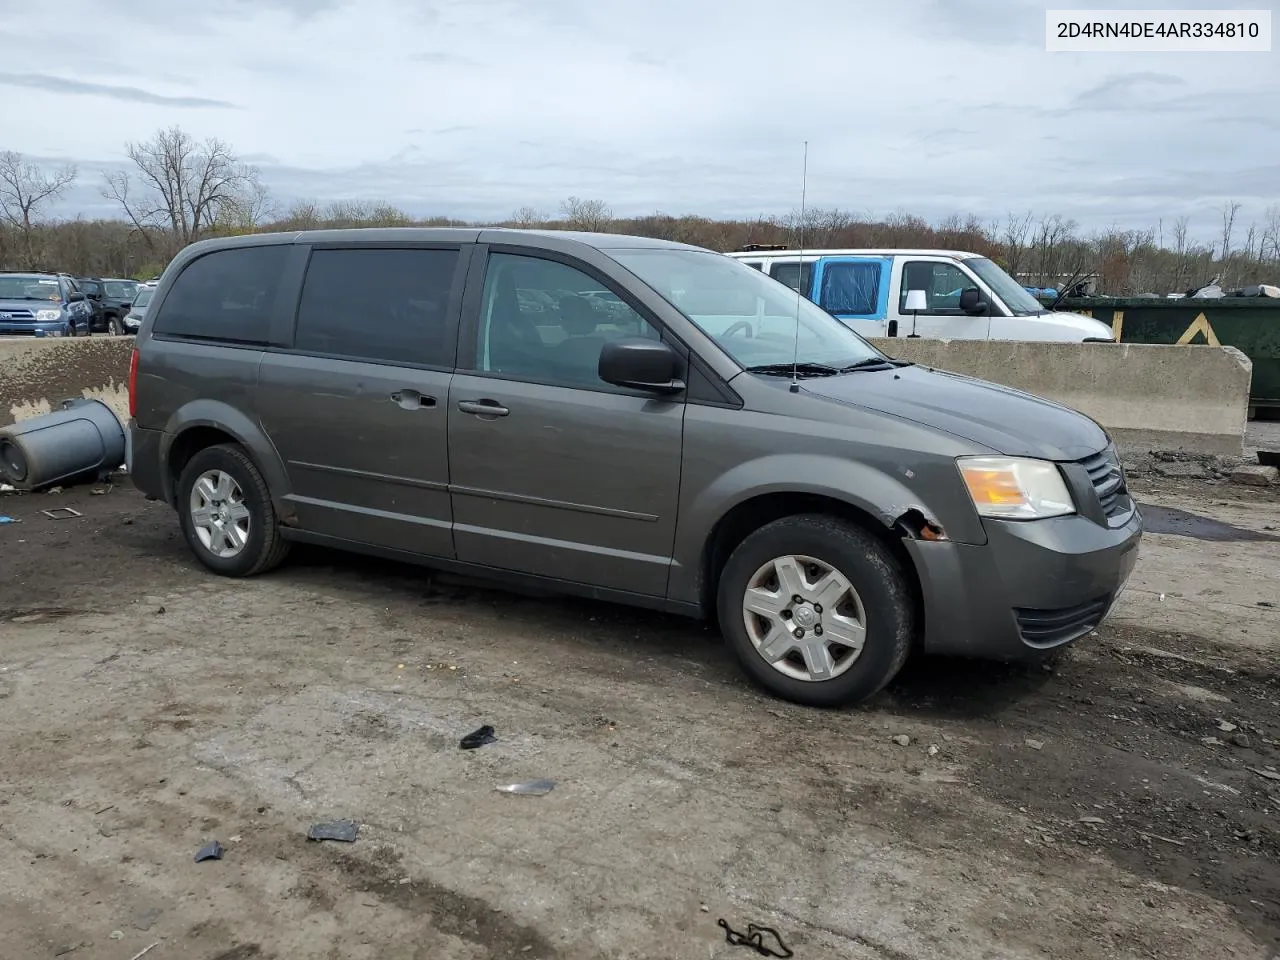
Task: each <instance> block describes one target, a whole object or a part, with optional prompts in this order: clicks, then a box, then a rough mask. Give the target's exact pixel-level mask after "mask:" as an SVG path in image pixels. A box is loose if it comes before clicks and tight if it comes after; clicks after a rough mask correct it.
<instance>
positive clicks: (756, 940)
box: [716, 917, 795, 958]
mask: <svg viewBox="0 0 1280 960" xmlns="http://www.w3.org/2000/svg"><path fill="white" fill-rule="evenodd" d="M716 925H717V926H719V927H721V928H722V929H723V930H724V939H725V943H729V944H732V945H733V946H735V947H751V948H752V949H753V950H755V952H756V953H758V954H760V956H762V957H784V958H785V957H794V956H795V954H794V953H793V952H792V951H791V948H790V947H788V946H787V945H786V944H785V943H783V942H782V936H781V935H780V934H779V933H778V931H777V930H775V929H773V927H762V926H759V925H758V924H754V923H748V924H747V932H746V933H745V934H744V933H739V932H738V931H737V930H734V929H733V927H731V926H729V922H728V921H727V920H725V919H724V918H723V917H721V918H720V919H719V920H717V921H716ZM766 934H767V935H768V936H769V937H772V938H773V942H774V943H775V944H777V949H776V950H775V949H774V947H773V946H771V945H770V944H768V943H766V942H765V936H766Z"/></svg>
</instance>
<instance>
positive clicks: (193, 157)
mask: <svg viewBox="0 0 1280 960" xmlns="http://www.w3.org/2000/svg"><path fill="white" fill-rule="evenodd" d="M126 150H127V152H128V155H129V159H130V160H132V161H133V165H134V168H135V169H134V170H133V171H132V172H130V171H128V170H119V171H116V172H114V173H109V174H107V176H106V183H105V185H104V187H103V191H102V194H103V196H104V197H106V198H107V199H109V200H114V201H116V202H117V203H119V204H120V206H121V207H122V208H123V209H124V212H125V215H126V216H127V217H128V218H129V219H130V220H131V221H132V222H133V224H134V225H135V226H136V227H138V229H139V230H141V231H143V233H144V234H148V235H149V232H150V231H152V230H159V231H161V232H162V233H163V234H165V235H167V236H168V237H169V238H170V240H171V242H172V245H173V246H175V247H182V246H185V245H187V244H188V243H194V242H195V241H197V240H199V239H200V238H201V237H202V236H203V235H204V234H205V233H207V232H208V231H209V230H210V229H211V228H213V227H214V225H215V224H219V223H225V222H227V221H228V219H230V220H232V221H234V220H235V219H236V216H237V215H241V216H242V215H243V214H244V213H245V212H246V211H247V210H251V209H254V208H257V209H259V210H261V208H262V206H263V203H264V202H265V196H266V194H265V191H264V190H262V188H261V186H260V184H259V182H258V170H257V168H256V167H252V166H249V165H247V164H244V163H241V162H240V160H239V159H238V158H237V157H236V154H235V152H234V151H233V150H232V149H231V147H230V145H228V144H227V143H225V142H223V141H222V140H218V139H216V138H212V137H211V138H209V139H208V140H205V141H203V142H199V141H197V140H196V139H195V138H194V137H192V136H191V135H190V134H189V133H187V132H186V131H185V130H183V129H182V128H181V127H176V126H175V127H169V128H168V129H167V130H160V131H158V132H157V133H156V134H155V136H153V137H152V138H151V139H150V140H147V141H145V142H143V143H130V144H128V146H127V148H126Z"/></svg>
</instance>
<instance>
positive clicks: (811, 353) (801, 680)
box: [130, 229, 1141, 705]
mask: <svg viewBox="0 0 1280 960" xmlns="http://www.w3.org/2000/svg"><path fill="white" fill-rule="evenodd" d="M130 406H131V426H130V429H131V438H132V444H131V463H130V469H131V473H132V476H133V479H134V482H135V483H136V484H137V486H138V487H139V489H141V490H142V491H143V492H144V493H145V494H146V495H147V496H148V497H150V498H152V499H159V500H164V501H167V502H168V503H170V504H172V505H173V506H174V507H175V508H176V509H177V512H178V517H179V520H180V522H181V525H182V530H183V532H184V534H185V536H186V539H187V541H188V543H189V544H190V546H191V549H192V550H193V551H194V553H195V555H196V556H197V557H198V558H199V560H200V561H201V562H202V563H203V564H204V565H205V566H207V567H208V568H209V569H211V570H213V571H216V572H217V573H221V574H224V575H227V576H248V575H252V574H257V573H261V572H263V571H265V570H268V569H270V568H272V567H273V566H275V565H276V564H278V563H279V562H280V561H281V560H282V558H283V557H284V555H285V553H286V551H287V549H288V547H289V545H290V544H291V543H293V542H306V543H316V544H327V545H330V546H336V547H342V548H346V549H350V550H356V551H362V552H366V553H371V554H377V555H381V556H386V557H395V558H403V559H407V560H413V561H418V562H422V563H425V564H429V565H431V566H435V567H438V568H440V569H444V570H449V571H454V572H461V573H470V574H480V575H484V576H488V577H491V578H498V579H505V580H506V581H508V582H509V583H512V584H523V585H537V586H541V587H544V588H545V587H551V588H553V589H559V590H562V591H566V592H570V593H577V594H582V595H586V596H591V597H599V598H606V599H612V600H618V601H621V602H624V603H632V604H638V605H641V606H648V607H655V608H658V609H662V610H668V611H674V612H678V613H686V614H691V615H694V616H712V617H716V618H718V620H719V626H720V629H721V630H722V631H723V633H724V635H725V637H726V638H727V640H728V642H729V644H730V646H731V647H732V649H733V650H734V652H735V653H736V654H737V656H738V657H739V659H740V660H741V662H742V664H743V665H744V666H745V668H746V669H747V671H748V672H749V673H750V674H751V675H752V676H753V677H755V678H756V679H757V680H758V681H760V682H761V683H763V684H764V685H765V686H767V687H768V688H769V689H771V690H773V691H774V692H775V693H777V694H779V695H781V696H784V697H788V698H791V699H793V700H796V701H799V702H803V703H809V704H825V705H830V704H840V703H850V702H855V701H858V700H860V699H863V698H865V697H867V696H869V695H871V694H872V693H874V692H875V691H877V690H879V689H880V688H881V687H883V686H884V685H885V684H886V683H887V682H888V681H889V679H890V678H891V677H893V675H894V674H895V673H896V672H897V671H898V669H899V668H900V667H901V666H902V664H903V662H904V661H905V659H906V657H907V655H908V653H909V652H910V651H911V650H912V649H913V647H915V646H917V645H919V646H920V647H922V648H923V649H924V650H926V651H942V652H948V653H959V654H970V655H978V656H984V657H995V658H1002V659H1008V658H1017V657H1023V656H1027V655H1034V654H1037V653H1039V652H1042V651H1045V650H1049V649H1052V648H1055V647H1058V646H1061V645H1062V644H1065V643H1068V642H1070V641H1073V640H1075V639H1077V638H1079V637H1081V636H1084V635H1086V634H1088V633H1089V632H1090V631H1091V630H1092V629H1093V628H1094V627H1096V626H1097V625H1098V624H1099V623H1100V622H1101V621H1102V620H1103V618H1104V617H1105V616H1106V615H1107V613H1108V612H1109V611H1110V609H1111V607H1112V604H1113V603H1114V601H1115V599H1116V596H1117V594H1118V593H1119V592H1120V590H1121V588H1122V587H1123V586H1124V584H1125V582H1126V579H1127V578H1128V576H1129V573H1130V571H1131V570H1132V568H1133V565H1134V562H1135V560H1136V558H1137V553H1138V544H1139V540H1140V537H1141V518H1140V516H1139V513H1138V510H1137V507H1136V504H1135V503H1134V501H1133V500H1132V498H1131V497H1130V496H1129V494H1128V492H1127V490H1126V487H1125V481H1124V475H1123V472H1122V470H1121V467H1120V464H1119V459H1118V457H1117V455H1116V450H1115V447H1114V446H1113V445H1112V444H1111V442H1110V440H1109V438H1108V437H1107V435H1106V433H1105V432H1104V431H1103V430H1102V428H1101V427H1099V426H1098V425H1097V424H1096V423H1094V422H1093V421H1092V420H1090V419H1089V418H1088V417H1085V416H1083V415H1082V414H1079V413H1076V412H1075V411H1072V410H1069V409H1067V408H1065V407H1061V406H1058V405H1056V404H1053V403H1049V402H1047V401H1045V400H1041V399H1038V398H1036V397H1033V396H1029V395H1027V394H1023V393H1018V392H1016V391H1013V390H1009V389H1006V388H1004V387H999V386H995V385H992V384H989V383H984V382H982V381H978V380H972V379H968V378H965V377H960V376H955V375H952V374H947V373H942V372H939V371H935V370H929V369H924V368H921V367H917V366H912V365H911V364H908V363H905V362H902V361H897V360H893V359H891V358H889V357H887V356H885V355H884V354H882V353H880V352H879V351H877V350H876V349H875V348H873V347H872V346H871V345H870V344H868V343H867V342H866V341H865V340H863V339H861V338H860V337H858V336H857V335H856V334H854V333H852V332H851V331H850V330H848V329H847V328H846V327H844V326H843V325H842V324H841V323H840V322H839V321H837V320H836V319H834V318H833V317H831V316H830V315H828V314H827V313H825V312H823V311H822V310H821V309H820V308H818V307H817V306H815V305H813V304H812V303H809V302H808V301H805V300H800V301H799V302H798V298H797V297H796V296H795V295H794V293H792V291H790V290H788V289H787V288H786V287H785V286H783V285H782V284H779V283H777V282H776V281H774V280H772V279H770V278H769V277H766V276H763V275H762V274H761V273H759V272H758V271H755V270H752V269H751V268H750V267H748V266H745V265H744V264H742V263H739V262H737V261H735V260H733V259H730V258H728V257H724V256H721V255H720V254H716V253H712V252H710V251H707V250H702V249H699V248H696V247H690V246H685V245H681V244H674V243H666V242H662V241H655V240H645V239H639V238H635V237H626V236H615V235H592V234H572V233H554V232H534V231H528V232H526V231H506V230H487V229H486V230H474V229H473V230H451V229H445V230H427V229H368V230H349V231H317V232H309V233H297V234H287V235H285V234H280V235H260V236H253V237H237V238H231V239H218V240H209V241H204V242H201V243H198V244H195V245H193V246H191V247H188V248H187V249H186V250H185V251H183V252H182V253H181V254H180V255H179V256H178V257H177V258H176V259H175V260H174V261H173V262H172V264H170V266H169V267H168V268H167V269H166V270H165V272H164V275H163V277H162V279H161V282H160V286H159V288H158V290H157V292H156V294H155V297H154V299H153V301H152V304H151V306H150V307H149V309H148V311H147V314H146V317H145V319H144V320H143V322H142V328H141V330H140V332H139V334H138V339H137V345H136V348H135V351H134V355H133V361H132V369H131V371H130Z"/></svg>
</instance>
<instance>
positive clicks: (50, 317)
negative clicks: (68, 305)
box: [36, 310, 62, 323]
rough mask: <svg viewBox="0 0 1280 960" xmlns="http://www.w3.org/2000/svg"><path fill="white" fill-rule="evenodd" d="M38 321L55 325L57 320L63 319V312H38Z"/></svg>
mask: <svg viewBox="0 0 1280 960" xmlns="http://www.w3.org/2000/svg"><path fill="white" fill-rule="evenodd" d="M36 319H37V320H38V321H40V322H41V323H53V321H55V320H61V319H62V311H61V310H37V311H36Z"/></svg>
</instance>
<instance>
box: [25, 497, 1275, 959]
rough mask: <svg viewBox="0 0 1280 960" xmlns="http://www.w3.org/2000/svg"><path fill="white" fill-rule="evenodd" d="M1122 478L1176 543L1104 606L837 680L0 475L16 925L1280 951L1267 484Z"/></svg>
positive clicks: (1067, 950) (1153, 541) (611, 943)
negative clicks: (346, 834)
mask: <svg viewBox="0 0 1280 960" xmlns="http://www.w3.org/2000/svg"><path fill="white" fill-rule="evenodd" d="M1140 494H1141V496H1142V499H1143V500H1144V502H1147V503H1150V504H1153V505H1158V506H1162V507H1164V508H1165V510H1164V511H1163V512H1162V513H1160V515H1159V520H1160V523H1159V525H1158V526H1160V527H1161V528H1162V529H1169V528H1171V525H1172V527H1176V528H1177V529H1179V530H1180V531H1181V533H1183V534H1185V533H1188V532H1189V533H1191V534H1193V535H1191V536H1186V535H1177V534H1169V533H1155V534H1151V535H1149V536H1148V538H1147V541H1146V542H1145V543H1144V550H1143V559H1142V560H1141V561H1140V563H1139V567H1138V570H1137V572H1136V574H1135V577H1134V581H1133V584H1132V587H1131V589H1130V590H1129V591H1128V592H1127V593H1126V595H1125V597H1124V598H1123V599H1122V601H1121V605H1120V608H1119V610H1118V611H1117V614H1116V616H1115V617H1114V618H1113V620H1112V621H1110V622H1109V623H1108V624H1106V625H1105V626H1104V627H1103V628H1102V629H1101V630H1100V631H1099V634H1098V635H1097V636H1095V637H1091V638H1088V639H1087V640H1085V641H1083V642H1081V643H1080V644H1078V645H1077V646H1076V647H1075V648H1073V649H1072V650H1071V651H1069V652H1068V653H1067V654H1065V655H1064V656H1062V657H1061V658H1060V659H1059V660H1058V661H1057V662H1056V663H1054V664H1052V665H1049V666H1047V667H1046V666H1043V665H1042V666H1035V667H1009V666H999V665H990V664H974V663H967V662H959V661H937V660H923V661H920V662H917V663H913V664H911V665H909V666H908V668H907V670H906V671H905V672H904V674H903V675H902V676H901V677H900V678H899V680H898V681H897V682H895V683H894V684H893V686H892V687H891V688H890V689H889V690H887V691H886V692H885V693H884V694H882V695H881V696H879V697H878V698H876V700H875V701H874V702H872V703H870V704H868V705H866V706H865V707H863V708H860V709H857V710H849V711H814V710H805V709H802V708H799V707H796V706H793V705H789V704H785V703H780V702H777V701H774V700H771V699H769V698H768V697H766V696H764V695H762V694H761V693H760V692H759V691H757V690H756V689H755V688H753V687H751V686H750V685H749V684H747V683H746V682H745V681H744V680H743V679H742V677H741V675H740V674H739V672H738V670H737V669H736V668H735V666H734V665H733V663H732V661H731V660H730V657H729V655H728V653H727V651H726V650H725V649H724V647H723V646H722V644H721V643H720V642H719V640H718V639H717V638H716V637H715V636H714V635H713V634H712V633H710V632H709V631H708V630H707V629H705V628H704V627H703V626H701V625H699V624H696V623H691V622H687V621H684V620H679V619H674V618H670V617H664V616H661V615H656V614H652V613H648V612H644V611H634V610H629V609H624V608H618V607H610V606H605V605H601V604H593V603H588V602H582V601H577V600H564V599H557V598H533V597H521V596H516V595H513V594H509V593H505V592H501V591H497V590H490V589H486V588H484V587H480V586H475V585H467V584H459V583H455V582H450V581H442V580H440V579H438V578H433V577H432V576H431V575H430V574H429V573H427V572H425V571H422V570H419V569H417V568H412V567H404V566H398V565H394V564H387V563H380V562H375V561H370V560H367V559H363V558H353V557H348V556H345V555H340V554H335V553H329V552H323V551H299V552H298V553H296V554H295V555H294V557H293V558H292V559H291V561H290V562H289V563H288V564H287V565H286V566H285V567H284V568H282V569H281V570H279V571H278V572H276V573H274V574H272V575H270V576H266V577H262V578H259V579H256V580H253V581H229V580H223V579H219V578H216V577H213V576H211V575H209V574H206V573H205V572H204V571H203V570H202V569H201V568H199V567H198V566H197V565H196V564H195V562H194V561H193V560H192V559H191V558H190V556H189V554H188V553H187V550H186V548H185V546H184V545H183V544H182V542H181V540H180V537H179V534H178V529H177V524H176V521H175V518H174V517H173V515H172V513H171V512H170V511H169V510H168V509H167V508H165V507H163V506H160V505H156V504H148V503H146V502H144V501H143V500H142V499H141V497H140V496H139V495H138V494H137V493H136V492H134V491H133V490H132V488H131V487H130V486H129V485H128V484H127V481H126V482H124V483H122V484H118V485H117V486H115V487H114V488H113V489H111V490H110V491H109V492H107V493H105V494H102V495H97V496H95V495H94V494H93V493H92V492H91V491H90V490H88V489H86V488H79V489H75V490H68V491H66V492H65V493H61V494H36V495H29V496H22V495H14V494H10V495H0V514H7V515H9V516H12V517H15V518H19V519H21V520H22V522H21V523H18V524H10V525H0V571H2V572H3V576H0V770H2V771H3V776H0V907H2V908H3V909H0V943H3V944H5V947H4V949H3V950H0V953H3V954H4V955H5V956H12V957H15V958H29V957H30V958H40V957H57V956H63V957H70V958H72V960H79V958H82V957H85V958H104V960H132V958H134V957H135V955H136V954H138V952H139V951H141V950H144V949H145V948H147V947H149V946H151V945H152V944H155V946H154V947H152V949H151V951H150V952H149V953H147V954H146V956H147V957H148V960H170V958H179V957H181V958H192V960H250V958H278V960H304V958H317V960H320V958H324V960H335V958H343V960H345V958H370V960H372V958H379V960H399V958H428V957H429V958H432V960H440V958H446V960H463V958H481V957H501V958H509V957H517V958H518V957H528V958H530V960H534V958H544V960H547V958H584V960H585V958H603V957H619V958H620V957H628V958H629V957H637V958H639V957H644V958H651V957H673V958H686V957H687V958H703V957H708V958H716V957H747V956H757V954H756V953H754V952H752V951H751V950H749V949H747V948H745V947H741V946H731V945H729V944H727V943H725V939H724V933H723V930H721V929H720V928H719V927H718V926H717V923H716V921H717V920H718V919H720V918H724V919H725V920H726V921H728V922H729V923H730V924H731V925H732V926H733V927H734V928H735V929H737V930H743V931H745V929H746V927H747V924H748V923H757V924H763V925H767V926H770V927H773V928H775V929H776V930H777V931H778V932H779V933H780V934H781V935H782V937H783V939H784V940H785V941H786V944H787V946H788V947H789V948H790V949H792V950H793V951H794V952H795V956H796V958H797V960H811V958H837V957H839V958H854V960H934V958H957V960H961V958H963V960H970V958H984V960H985V958H990V960H1007V958H1041V957H1043V958H1061V960H1067V958H1071V960H1077V958H1112V957H1116V958H1118V957H1143V958H1148V957H1150V958H1156V957H1158V958H1161V960H1184V958H1185V960H1192V958H1194V960H1203V958H1206V957H1213V958H1215V960H1217V958H1227V957H1240V958H1250V960H1253V958H1257V960H1267V958H1270V957H1272V956H1273V955H1274V954H1277V953H1280V864H1278V863H1277V853H1278V852H1280V851H1278V847H1280V832H1278V831H1277V829H1276V821H1277V817H1278V816H1280V773H1277V772H1276V767H1277V766H1280V758H1278V756H1277V742H1276V741H1277V740H1280V721H1278V720H1277V716H1278V715H1277V709H1276V708H1277V702H1278V701H1280V683H1278V681H1277V677H1278V676H1280V669H1278V666H1280V610H1277V607H1276V606H1268V605H1267V604H1277V603H1280V596H1278V595H1277V590H1276V586H1275V585H1276V583H1277V582H1280V549H1278V548H1277V542H1276V541H1275V540H1274V539H1273V535H1272V534H1271V532H1270V531H1274V530H1275V529H1276V527H1280V502H1278V498H1277V494H1276V491H1275V490H1274V489H1272V490H1266V489H1262V490H1249V489H1242V488H1231V487H1227V486H1225V485H1218V486H1209V485H1205V484H1203V483H1190V482H1184V483H1179V482H1177V481H1160V482H1159V483H1158V484H1157V483H1147V484H1146V485H1145V486H1142V487H1141V489H1140ZM54 505H58V506H62V505H65V506H71V507H74V508H75V509H77V510H79V511H80V512H81V513H82V514H83V516H82V517H81V518H72V519H67V520H57V521H55V520H51V519H48V518H46V517H45V516H44V515H43V514H41V513H40V512H39V511H40V510H41V509H43V508H47V507H49V506H54ZM1176 511H1187V512H1190V513H1192V514H1195V515H1196V516H1198V517H1204V518H1209V519H1210V520H1216V521H1218V522H1219V523H1218V525H1214V524H1212V523H1210V524H1208V525H1205V524H1204V523H1203V522H1200V521H1196V520H1195V519H1194V518H1193V519H1192V520H1191V521H1187V520H1186V518H1185V517H1183V516H1181V515H1180V514H1178V513H1177V512H1176ZM1178 524H1181V526H1178ZM1222 524H1226V526H1225V527H1224V526H1222ZM1224 531H1225V532H1224ZM1232 531H1235V532H1234V533H1233V532H1232ZM484 723H488V724H492V725H493V726H494V728H495V729H496V732H497V738H498V739H497V742H495V743H493V744H490V745H488V746H484V747H482V748H480V749H477V750H474V751H463V750H460V749H459V748H458V739H459V738H460V737H461V736H462V735H463V734H466V733H468V732H470V731H471V730H474V729H475V728H477V727H478V726H480V725H481V724H484ZM895 738H897V739H896V740H895ZM902 738H909V739H908V740H907V741H905V745H904V744H903V742H902ZM538 777H547V778H551V779H553V780H555V781H556V786H555V789H554V790H553V791H552V792H550V793H549V794H547V795H545V796H511V795H507V794H504V793H501V792H498V791H496V790H495V789H494V788H495V786H498V785H500V784H505V783H510V782H513V781H521V780H527V779H531V778H538ZM343 817H348V818H353V819H355V820H356V821H358V822H359V823H360V834H359V839H358V840H357V841H356V842H355V843H354V844H338V843H331V842H324V843H318V842H311V841H308V840H307V838H306V831H307V828H308V826H309V825H310V824H311V823H313V822H316V821H319V820H330V819H337V818H343ZM214 839H216V840H219V841H220V842H221V843H222V844H223V846H224V847H225V849H226V852H225V856H224V858H223V859H222V860H220V861H209V862H204V863H196V862H194V859H193V858H194V854H195V852H196V850H197V849H199V848H200V847H201V846H202V845H203V844H205V843H206V842H208V841H210V840H214Z"/></svg>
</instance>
